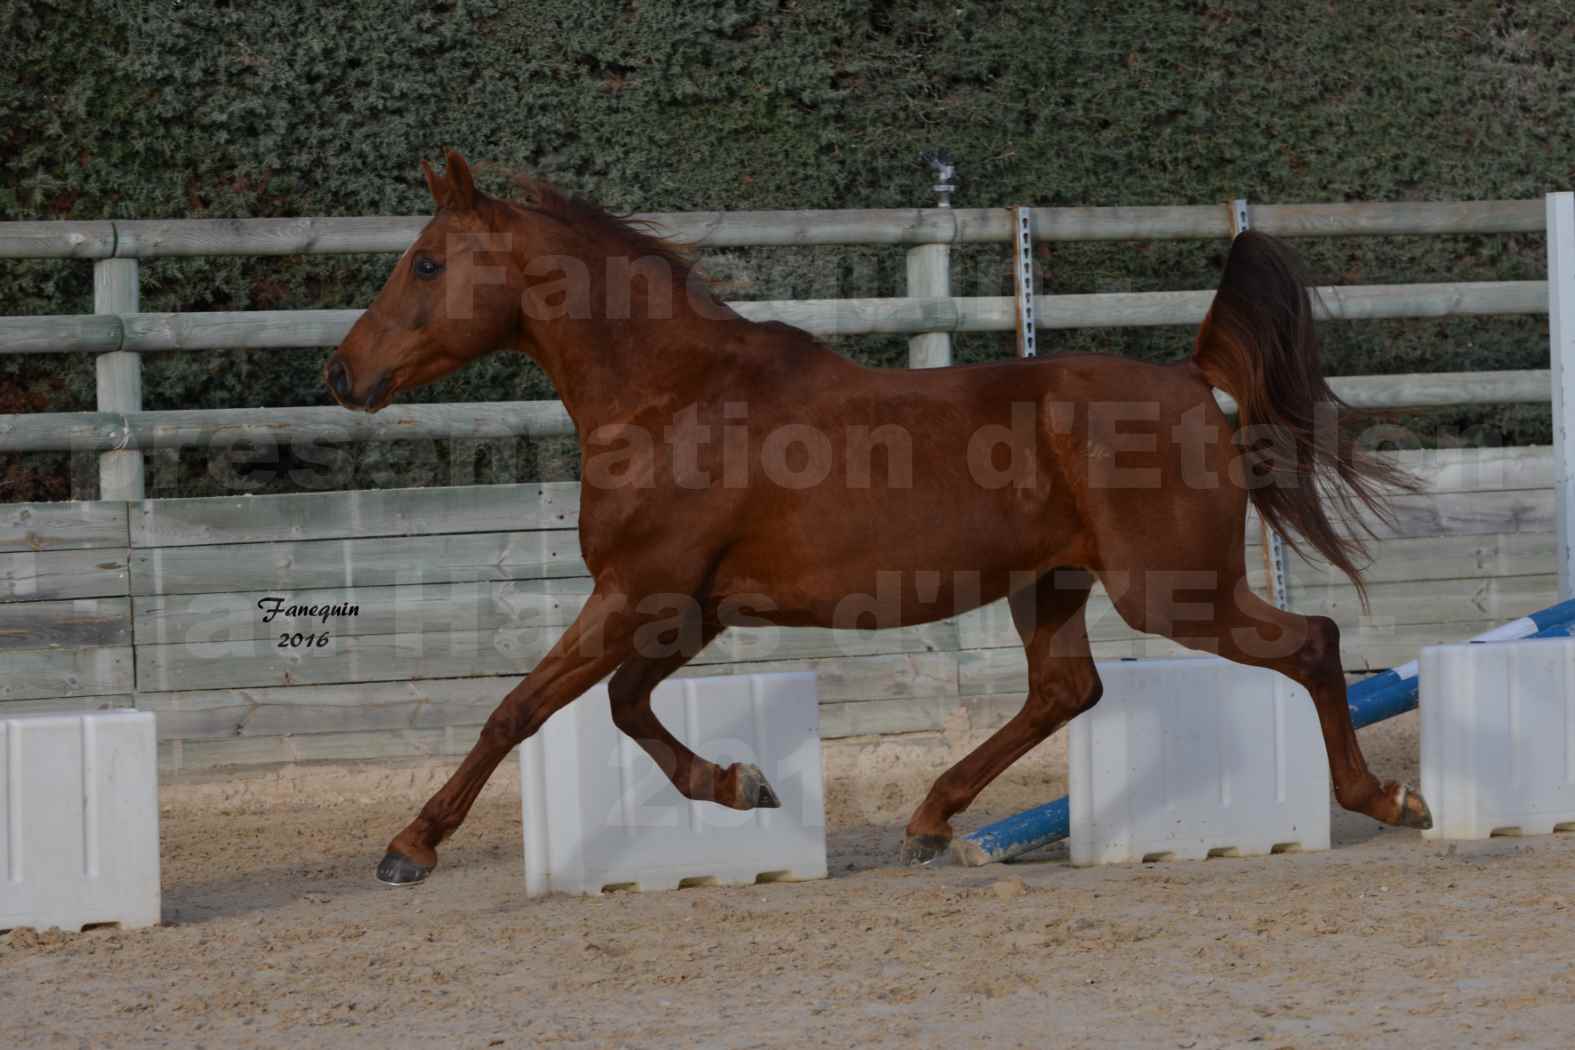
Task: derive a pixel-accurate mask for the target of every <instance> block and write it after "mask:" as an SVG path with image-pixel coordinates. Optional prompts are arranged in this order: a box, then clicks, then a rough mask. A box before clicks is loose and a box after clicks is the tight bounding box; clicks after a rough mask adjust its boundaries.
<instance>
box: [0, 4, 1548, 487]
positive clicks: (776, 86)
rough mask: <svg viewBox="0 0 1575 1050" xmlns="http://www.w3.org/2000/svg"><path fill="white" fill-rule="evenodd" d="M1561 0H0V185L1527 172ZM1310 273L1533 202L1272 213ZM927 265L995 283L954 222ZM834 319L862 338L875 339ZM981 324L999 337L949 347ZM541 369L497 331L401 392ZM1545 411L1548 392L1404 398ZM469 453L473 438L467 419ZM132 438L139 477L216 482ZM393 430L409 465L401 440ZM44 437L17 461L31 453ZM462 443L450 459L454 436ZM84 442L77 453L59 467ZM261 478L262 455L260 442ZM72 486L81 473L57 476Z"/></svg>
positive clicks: (1429, 192)
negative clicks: (464, 172) (1388, 219)
mask: <svg viewBox="0 0 1575 1050" xmlns="http://www.w3.org/2000/svg"><path fill="white" fill-rule="evenodd" d="M1567 6H1568V5H1565V4H1517V3H1514V2H1512V0H1505V2H1500V3H1494V2H1484V0H1467V2H1456V0H1447V2H1446V0H1431V2H1424V0H1403V2H1396V3H1388V4H1355V3H1338V2H1333V0H1331V2H1330V3H1328V4H1324V5H1306V4H1257V3H1246V2H1225V3H1180V2H1166V0H1112V2H1097V3H1096V2H1092V0H1078V2H1066V3H1057V4H1042V3H1030V2H1026V0H1010V2H981V0H947V2H939V0H916V2H908V3H896V2H891V0H627V2H621V3H613V2H606V0H531V2H530V3H512V2H507V0H465V2H452V3H443V2H434V3H407V2H395V0H353V2H349V3H344V4H331V5H329V4H318V3H315V2H307V0H272V2H269V3H262V4H245V3H228V2H206V3H205V2H197V0H11V2H9V3H7V4H5V5H3V6H0V66H3V67H4V68H5V69H6V70H7V75H6V77H5V78H4V79H3V80H0V218H3V219H12V218H102V217H127V218H132V217H135V218H149V217H161V216H170V217H205V216H206V217H214V216H270V215H275V216H282V215H308V214H312V215H357V214H380V213H381V214H408V213H412V212H418V211H425V210H427V209H428V206H429V201H428V199H427V196H426V191H425V188H424V186H423V184H422V182H421V179H420V176H419V172H418V169H417V166H416V165H417V161H418V159H419V158H421V157H435V156H437V155H438V153H439V150H440V148H441V147H443V146H445V145H454V146H458V147H460V148H462V149H463V150H465V152H466V153H467V154H468V155H469V156H470V157H471V158H472V160H473V161H476V162H478V168H479V171H480V174H481V177H482V179H483V182H484V184H485V185H486V186H487V187H490V188H493V189H495V190H498V191H500V192H501V191H502V190H503V188H504V186H505V185H506V176H507V175H508V174H509V173H510V172H512V171H514V170H520V169H524V170H529V171H533V172H535V173H538V174H541V175H545V176H547V177H549V178H551V179H554V180H556V181H558V182H559V183H561V184H562V185H564V186H566V187H568V188H571V189H573V190H576V191H580V192H583V193H586V194H588V195H591V196H593V197H595V198H597V199H599V200H600V201H602V202H603V203H605V204H608V205H610V206H613V207H616V208H623V209H631V210H644V209H650V210H683V209H724V208H787V207H798V208H832V207H886V206H912V205H917V204H926V203H929V202H930V200H931V197H930V194H929V192H928V178H927V174H926V173H925V172H924V171H923V170H922V169H921V168H920V167H919V166H918V164H917V163H916V161H915V157H916V155H917V153H918V152H919V151H920V149H922V148H926V147H932V146H936V145H944V146H947V147H949V148H950V149H951V150H952V151H953V152H954V153H955V154H956V155H957V157H958V158H959V167H960V171H961V174H962V178H963V182H962V187H961V190H960V192H959V194H958V198H957V201H958V203H959V204H960V205H965V206H993V205H1002V204H1009V203H1036V204H1127V205H1140V204H1178V203H1201V202H1216V201H1222V200H1225V199H1227V198H1229V197H1234V196H1246V197H1248V198H1250V199H1253V200H1258V201H1273V202H1295V201H1327V200H1341V199H1360V200H1404V199H1418V198H1429V199H1486V198H1524V197H1535V196H1539V195H1540V194H1542V193H1543V192H1545V191H1547V190H1549V189H1554V188H1562V187H1566V186H1569V185H1570V184H1571V183H1572V182H1575V167H1572V165H1575V153H1572V152H1571V150H1570V148H1569V145H1568V138H1567V136H1566V135H1565V134H1564V128H1565V126H1566V123H1567V118H1568V114H1569V112H1570V111H1571V101H1572V96H1575V81H1571V80H1570V79H1569V78H1568V76H1567V70H1568V68H1569V66H1570V62H1569V60H1570V58H1571V57H1572V55H1575V20H1572V19H1570V18H1569V17H1568V14H1569V12H1568V10H1567ZM1302 247H1303V249H1304V251H1305V253H1306V256H1307V259H1308V262H1309V264H1310V268H1311V270H1312V272H1313V276H1314V277H1315V278H1316V279H1318V280H1320V281H1329V282H1341V281H1344V282H1357V281H1360V282H1387V281H1422V280H1451V279H1460V280H1503V279H1525V278H1533V277H1537V276H1540V275H1541V273H1542V260H1541V243H1540V238H1533V237H1496V238H1426V239H1422V238H1418V239H1403V238H1392V239H1387V240H1382V241H1379V240H1371V241H1369V240H1339V241H1323V242H1302ZM1223 248H1224V245H1223V244H1222V243H1220V244H1214V243H1196V242H1191V243H1180V244H1167V243H1154V244H1120V245H1103V246H1083V245H1077V246H1065V247H1057V248H1054V249H1048V248H1047V249H1046V250H1045V251H1044V252H1043V256H1042V258H1041V265H1042V271H1043V277H1044V280H1045V282H1046V284H1047V286H1048V288H1050V289H1051V290H1061V291H1090V290H1126V289H1131V290H1143V289H1158V288H1195V287H1208V286H1210V285H1211V284H1212V283H1213V282H1214V279H1215V277H1216V275H1217V273H1218V266H1219V263H1220V261H1221V256H1222V251H1223ZM389 262H390V260H389V259H388V258H387V257H315V258H283V259H231V258H215V259H184V260H159V261H156V262H152V263H149V264H147V265H145V266H144V267H143V293H142V294H143V300H142V301H143V304H144V306H143V308H144V309H148V310H244V309H263V308H321V307H349V306H360V305H364V304H365V302H366V301H367V300H368V299H369V298H370V297H371V295H372V294H373V292H374V291H375V289H376V288H377V287H379V285H380V284H381V282H382V279H383V276H384V274H385V273H386V270H387V268H388V265H389ZM708 263H709V265H710V268H711V269H712V270H713V271H714V272H716V273H719V274H720V275H722V276H723V277H724V278H725V279H726V280H727V281H728V282H729V284H730V285H731V286H732V288H733V291H732V292H731V293H730V294H733V295H735V296H737V297H741V298H755V297H759V298H779V297H794V296H802V295H809V294H813V295H817V296H819V295H828V294H829V295H836V294H844V295H848V294H859V295H882V294H900V290H901V273H902V256H901V252H900V251H880V250H874V249H869V250H857V251H852V250H843V249H837V250H831V249H824V250H778V251H765V250H762V251H757V252H735V253H727V254H719V255H716V256H713V257H712V258H710V259H709V260H708ZM957 266H958V274H957V282H958V287H959V291H960V292H961V293H962V294H1001V293H1002V292H1004V290H1005V289H1006V288H1008V287H1009V278H1008V271H1007V270H1006V268H1005V260H1004V254H1003V252H1002V251H1001V250H995V251H990V252H983V251H974V252H969V253H962V254H960V255H959V257H958V259H957ZM0 303H3V305H4V313H6V314H19V313H68V312H78V311H85V310H87V309H90V306H91V273H90V269H89V267H88V266H86V265H85V264H81V263H69V262H15V261H11V262H6V263H5V264H4V265H0ZM1545 327H1546V326H1545V324H1544V323H1542V322H1541V321H1540V320H1539V319H1518V320H1506V319H1476V320H1458V319H1457V320H1451V321H1445V322H1410V323H1397V322H1372V323H1361V324H1346V325H1330V326H1326V329H1327V341H1328V347H1329V350H1328V355H1329V371H1331V372H1332V373H1336V374H1351V373H1372V372H1390V371H1429V370H1454V369H1461V368H1529V367H1543V366H1545V364H1546V355H1547V351H1546V342H1545V335H1544V332H1545ZM1188 341H1189V340H1188V333H1186V332H1182V331H1179V330H1174V329H1148V330H1144V329H1134V330H1112V331H1101V332H1080V333H1064V334H1059V333H1058V334H1054V335H1051V336H1049V337H1047V339H1046V346H1047V349H1050V350H1055V349H1064V348H1074V347H1075V348H1100V349H1107V350H1115V351H1119V352H1123V353H1129V354H1135V355H1141V356H1145V357H1154V358H1165V357H1171V356H1175V355H1177V354H1179V353H1181V352H1183V351H1184V350H1185V349H1186V347H1187V345H1188ZM845 349H847V351H848V352H850V353H854V354H857V355H858V356H860V357H862V358H864V359H867V360H870V361H872V362H875V363H882V364H897V363H900V362H901V361H902V359H903V341H902V340H900V339H889V340H858V341H849V342H848V343H847V344H845ZM1007 352H1009V351H1008V349H1007V344H1006V343H1005V342H1004V341H1003V340H1001V339H999V338H994V337H991V338H973V339H970V340H966V341H964V342H963V343H962V344H961V347H960V355H961V356H962V357H963V358H964V359H976V358H981V357H988V356H994V355H999V354H1003V353H1007ZM322 356H323V354H322V352H321V351H310V352H306V351H303V352H287V353H279V352H250V353H241V352H236V353H187V354H168V355H159V356H157V357H153V358H150V359H149V360H148V361H147V366H146V370H145V373H146V374H145V386H146V393H145V403H146V405H147V407H149V408H171V407H189V408H197V407H239V406H244V405H294V404H317V403H324V402H325V401H326V395H325V393H324V391H323V390H322V384H321V380H320V371H319V367H320V363H321V360H322ZM416 396H419V397H424V398H430V399H434V400H465V399H515V398H539V397H550V396H552V394H551V391H550V388H549V386H548V385H547V384H546V382H545V380H544V378H543V377H542V376H541V374H540V373H539V372H538V371H537V370H536V369H535V368H534V367H532V366H530V365H529V363H528V362H525V361H523V360H521V359H518V358H516V357H513V356H507V357H498V358H494V359H490V360H488V361H487V362H485V363H483V364H481V365H479V366H477V367H474V368H472V369H470V370H467V371H466V372H464V373H461V374H459V375H457V376H455V377H452V378H451V379H449V380H446V381H444V382H443V383H441V384H439V385H437V386H435V387H433V388H430V389H428V390H426V391H423V392H421V393H420V394H418V395H416ZM92 404H93V368H92V363H91V361H90V360H87V359H82V358H78V357H50V358H47V359H45V358H17V357H6V356H3V355H0V412H7V411H33V410H39V409H44V408H50V409H56V410H65V409H85V408H91V407H92ZM1429 425H1430V426H1435V427H1436V426H1451V427H1463V426H1466V425H1482V426H1485V427H1486V428H1487V431H1488V432H1489V434H1490V436H1492V435H1499V436H1501V437H1507V438H1508V439H1509V440H1511V441H1535V440H1539V439H1540V440H1546V433H1547V431H1546V426H1547V424H1546V412H1545V411H1541V412H1539V411H1533V410H1527V409H1515V410H1511V409H1503V410H1497V409H1477V410H1470V411H1464V410H1463V411H1458V412H1447V413H1439V414H1436V415H1435V416H1433V417H1431V418H1430V420H1429ZM450 451H452V450H450V449H448V448H446V447H444V448H437V449H425V450H418V451H417V452H412V451H411V450H409V449H400V448H387V447H385V448H380V449H358V450H356V451H355V453H354V454H353V455H349V456H347V462H348V463H349V464H350V465H349V466H348V467H347V468H346V469H347V473H346V474H345V476H344V477H342V478H339V479H337V480H336V483H340V482H342V483H344V484H392V483H396V482H399V483H423V482H426V481H447V480H452V479H454V478H464V477H466V476H468V475H471V474H476V475H477V476H478V477H479V478H480V479H481V480H486V479H487V478H488V477H498V478H500V479H502V478H506V477H529V476H539V475H544V474H552V473H554V472H561V471H563V470H568V469H572V462H571V461H572V454H570V453H569V452H566V451H565V450H564V449H562V448H556V449H551V450H549V451H550V455H543V454H542V450H541V449H537V448H532V447H531V446H529V445H528V444H526V443H523V442H522V443H519V444H518V445H517V446H514V447H513V448H510V449H501V450H500V449H498V448H497V447H495V446H494V447H493V449H492V457H493V458H492V461H491V462H492V465H491V466H490V467H477V466H475V465H474V464H473V463H471V462H470V461H469V460H467V463H466V465H465V466H464V468H463V469H460V467H458V466H456V465H455V464H454V463H453V462H451V460H450V458H449V453H450ZM465 455H466V456H467V457H470V456H471V453H470V452H466V453H465ZM186 460H187V462H186V466H185V467H183V468H180V469H176V468H174V467H171V466H170V465H169V464H160V465H157V466H156V469H155V470H154V473H153V487H154V489H155V491H158V492H160V493H169V492H176V491H180V492H197V491H217V490H221V489H223V488H224V487H225V486H227V485H236V484H248V482H246V481H237V480H236V479H235V478H233V477H232V478H229V479H228V480H220V479H214V478H210V477H207V476H206V475H205V474H203V473H202V471H203V470H204V469H205V468H204V466H203V464H204V463H205V458H204V457H203V456H201V455H200V454H194V455H189V456H187V457H186ZM6 464H7V465H6V466H5V467H3V468H0V470H3V471H4V472H5V473H3V474H0V499H22V498H46V497H54V496H59V495H63V494H64V493H63V492H61V491H60V489H61V486H62V482H61V480H60V479H61V478H62V477H63V470H62V469H61V464H60V457H42V456H33V457H25V458H23V457H12V458H11V459H10V460H9V461H6ZM421 464H427V466H424V467H423V466H421ZM39 470H42V472H43V473H42V474H39V473H37V471H39ZM478 472H479V473H478ZM89 473H90V472H89ZM250 484H253V485H255V486H256V487H259V488H278V487H288V485H289V484H290V482H288V481H287V480H283V479H280V478H274V479H272V480H268V479H266V478H262V477H258V478H256V479H254V480H253V481H252V482H250ZM78 488H79V489H80V488H81V486H78Z"/></svg>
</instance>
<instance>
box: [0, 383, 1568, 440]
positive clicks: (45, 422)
mask: <svg viewBox="0 0 1575 1050" xmlns="http://www.w3.org/2000/svg"><path fill="white" fill-rule="evenodd" d="M1551 382H1552V380H1551V378H1550V374H1549V373H1548V372H1547V371H1546V370H1542V371H1535V370H1533V371H1525V372H1441V373H1426V374H1419V375H1393V376H1346V377H1338V378H1335V379H1331V380H1330V383H1331V385H1332V386H1333V387H1334V390H1335V392H1336V393H1337V394H1339V395H1340V396H1341V397H1342V398H1344V399H1345V400H1346V401H1347V402H1349V403H1350V404H1352V405H1355V406H1358V407H1361V408H1423V407H1428V406H1436V405H1456V404H1465V403H1472V404H1490V403H1509V402H1530V403H1543V402H1547V401H1549V400H1550V399H1551V398H1552V386H1551ZM1216 397H1217V399H1218V400H1219V402H1220V405H1221V407H1223V408H1224V409H1225V410H1226V411H1227V412H1230V411H1234V410H1235V405H1234V403H1233V402H1232V401H1231V399H1230V398H1229V397H1228V396H1227V395H1225V394H1223V393H1220V394H1217V395H1216ZM572 433H574V424H573V422H572V421H571V420H570V419H569V415H568V413H567V412H565V411H564V409H563V404H562V402H559V401H478V402H470V403H460V404H428V405H423V404H413V405H398V404H396V405H390V406H389V407H388V408H385V409H383V410H382V411H381V412H378V413H377V414H376V415H370V416H369V415H366V414H365V413H360V412H350V411H347V410H345V409H343V408H339V407H338V406H310V407H301V408H228V409H199V410H189V411H162V412H135V413H125V414H117V413H113V412H36V413H27V414H23V415H5V416H0V452H43V451H65V450H79V451H85V450H92V451H105V450H110V449H128V448H136V449H152V448H186V447H198V446H207V445H219V446H225V445H229V444H231V443H241V442H262V443H264V444H267V443H273V444H275V445H288V444H294V443H312V442H338V441H399V440H403V439H407V438H423V439H437V438H507V437H513V436H516V435H521V434H525V435H530V436H533V437H547V436H552V435H564V434H572Z"/></svg>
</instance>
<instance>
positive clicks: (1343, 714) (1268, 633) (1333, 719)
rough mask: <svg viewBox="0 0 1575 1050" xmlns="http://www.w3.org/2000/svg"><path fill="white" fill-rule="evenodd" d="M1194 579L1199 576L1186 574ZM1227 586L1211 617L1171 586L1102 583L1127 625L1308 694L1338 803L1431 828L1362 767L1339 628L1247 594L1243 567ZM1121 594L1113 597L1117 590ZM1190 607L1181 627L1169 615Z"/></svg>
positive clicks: (1409, 802)
mask: <svg viewBox="0 0 1575 1050" xmlns="http://www.w3.org/2000/svg"><path fill="white" fill-rule="evenodd" d="M1188 575H1189V576H1195V575H1196V574H1188ZM1145 578H1149V579H1151V581H1152V582H1160V581H1165V582H1176V581H1177V580H1180V579H1182V578H1181V577H1176V576H1174V575H1170V576H1169V578H1168V580H1167V578H1166V574H1159V575H1157V576H1153V577H1149V574H1145V573H1134V574H1132V575H1131V577H1129V579H1130V580H1143V579H1145ZM1218 578H1220V579H1222V580H1225V581H1226V583H1225V585H1224V586H1220V587H1217V588H1210V590H1212V592H1213V601H1212V612H1211V615H1210V616H1207V617H1204V616H1200V615H1198V611H1199V610H1198V607H1197V606H1193V605H1191V602H1193V601H1195V599H1194V598H1193V596H1192V595H1190V594H1188V595H1186V597H1185V598H1184V599H1182V600H1181V602H1178V603H1175V604H1173V603H1172V602H1171V601H1170V595H1169V594H1168V593H1166V592H1168V591H1169V590H1170V588H1169V587H1158V588H1156V587H1145V586H1143V585H1142V584H1141V583H1139V584H1138V585H1137V586H1122V584H1123V583H1124V582H1126V581H1121V580H1117V579H1114V578H1109V579H1106V581H1105V583H1106V586H1107V588H1109V589H1110V590H1111V594H1112V598H1113V599H1114V601H1115V604H1116V608H1117V610H1118V611H1119V612H1120V613H1121V615H1122V616H1123V618H1125V619H1126V621H1127V622H1128V623H1130V624H1132V626H1134V627H1136V628H1138V629H1139V630H1143V631H1150V632H1153V633H1155V634H1163V635H1165V636H1166V637H1168V638H1171V639H1173V640H1174V641H1177V642H1180V643H1181V644H1182V645H1185V646H1188V647H1189V648H1193V649H1199V650H1202V651H1205V652H1213V653H1217V654H1218V655H1220V656H1223V657H1225V658H1226V659H1228V660H1233V661H1235V662H1236V663H1240V664H1250V665H1252V666H1254V667H1268V668H1272V669H1273V670H1276V671H1279V672H1280V673H1281V674H1283V675H1285V676H1286V677H1288V678H1290V679H1292V680H1293V681H1295V682H1297V683H1299V684H1300V685H1301V686H1302V687H1303V688H1305V689H1306V690H1307V692H1308V693H1310V694H1312V699H1313V704H1314V706H1315V707H1316V708H1317V709H1318V722H1319V724H1320V726H1321V727H1322V729H1323V743H1324V748H1325V750H1326V751H1327V752H1328V758H1329V777H1330V779H1331V780H1332V781H1333V783H1334V794H1335V798H1336V799H1338V800H1339V803H1340V805H1341V806H1343V807H1345V808H1346V809H1349V810H1353V811H1355V812H1357V813H1365V814H1367V815H1368V816H1370V817H1372V818H1373V819H1375V820H1379V821H1382V822H1383V823H1385V824H1396V825H1401V826H1404V827H1412V828H1430V827H1432V826H1433V818H1432V815H1431V814H1430V813H1429V812H1428V808H1427V803H1426V802H1424V801H1423V799H1422V796H1421V795H1419V794H1417V792H1416V791H1415V790H1414V789H1412V788H1410V787H1408V786H1406V785H1404V784H1399V783H1396V782H1395V781H1392V780H1391V781H1384V782H1380V781H1379V779H1378V778H1377V777H1376V776H1374V775H1373V773H1372V772H1371V771H1370V770H1369V769H1368V768H1367V761H1366V759H1364V758H1363V757H1362V749H1361V746H1360V745H1359V744H1358V743H1357V741H1356V730H1355V728H1354V727H1353V726H1352V725H1351V709H1350V708H1349V707H1348V706H1346V691H1345V674H1344V671H1343V670H1342V668H1341V664H1340V629H1339V627H1338V626H1336V625H1335V622H1334V621H1333V620H1330V619H1329V618H1327V617H1324V616H1301V615H1298V614H1296V613H1292V612H1287V611H1285V610H1283V609H1278V608H1275V607H1274V606H1273V605H1270V604H1269V603H1268V602H1266V601H1264V600H1263V599H1262V598H1259V597H1258V596H1257V595H1256V594H1254V593H1252V591H1251V589H1250V588H1249V587H1248V586H1247V581H1246V574H1245V571H1244V570H1237V571H1234V572H1229V573H1224V574H1221V575H1220V576H1219V577H1218ZM1118 591H1119V592H1120V593H1121V597H1119V598H1116V597H1115V595H1116V594H1117V592H1118ZM1181 604H1186V605H1187V607H1188V617H1187V619H1186V620H1185V622H1183V623H1176V622H1174V616H1173V612H1174V610H1175V609H1176V608H1177V607H1179V606H1180V605H1181Z"/></svg>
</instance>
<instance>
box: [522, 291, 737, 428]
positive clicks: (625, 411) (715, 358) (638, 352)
mask: <svg viewBox="0 0 1575 1050" xmlns="http://www.w3.org/2000/svg"><path fill="white" fill-rule="evenodd" d="M729 323H730V322H729V321H728V320H724V319H714V320H706V319H702V318H700V317H697V316H694V315H693V313H692V312H688V311H685V310H683V309H680V310H679V311H678V312H677V314H676V316H674V317H671V318H663V319H658V320H649V319H644V318H638V319H635V318H620V319H607V318H605V317H592V318H589V319H574V320H570V319H563V320H560V321H557V322H555V323H553V324H551V325H548V326H544V327H543V328H541V329H540V330H539V331H538V333H537V336H536V339H535V347H534V349H535V353H534V354H532V356H533V357H534V358H535V360H536V362H537V363H538V364H540V365H541V366H542V368H543V370H545V371H546V373H547V377H548V378H549V379H551V380H552V384H553V386H554V387H555V388H556V389H557V392H558V396H559V397H560V398H562V399H563V404H564V407H565V408H566V409H567V410H568V413H569V415H570V416H571V417H572V418H573V420H574V423H575V426H576V428H577V429H578V430H579V431H580V432H581V433H582V434H586V433H589V432H590V431H592V430H594V429H595V428H596V427H598V426H600V425H602V424H604V423H611V422H617V421H620V420H624V419H628V418H630V417H631V416H633V415H635V414H638V413H639V412H640V410H641V409H642V408H643V407H644V406H647V405H650V404H653V403H674V405H675V408H676V407H678V405H680V404H683V403H688V402H689V401H690V400H691V399H692V398H693V397H695V396H698V393H699V386H700V383H701V382H702V380H703V376H704V375H705V374H706V373H707V372H710V371H712V370H714V369H715V368H717V367H718V366H720V365H721V363H722V362H723V361H724V360H725V359H726V358H727V356H728V353H729V351H728V350H727V349H726V342H727V340H726V336H725V333H724V332H723V331H721V329H722V327H723V326H726V325H728V324H729ZM675 399H676V401H675Z"/></svg>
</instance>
